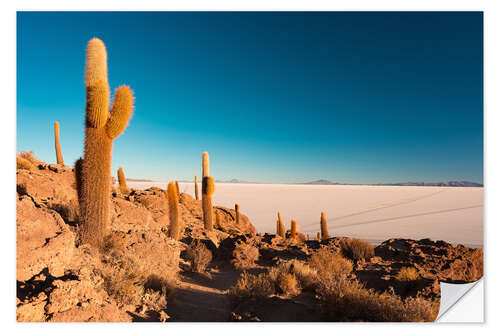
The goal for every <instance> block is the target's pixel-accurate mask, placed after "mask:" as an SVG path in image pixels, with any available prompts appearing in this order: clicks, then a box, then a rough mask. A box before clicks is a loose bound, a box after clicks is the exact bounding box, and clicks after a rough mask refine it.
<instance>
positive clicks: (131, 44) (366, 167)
mask: <svg viewBox="0 0 500 333" xmlns="http://www.w3.org/2000/svg"><path fill="white" fill-rule="evenodd" d="M92 37H99V38H101V39H102V40H103V41H104V43H105V44H106V47H107V51H108V68H109V82H110V86H111V89H112V91H113V90H114V89H115V88H116V87H117V86H119V85H121V84H128V85H130V86H131V88H132V89H133V90H134V93H135V97H136V103H135V111H134V115H133V117H132V119H131V121H130V123H129V127H128V128H127V130H126V131H125V132H124V134H123V135H122V136H120V137H119V138H118V139H116V140H115V141H114V149H113V165H112V168H113V174H116V170H117V168H118V167H119V166H123V168H124V170H125V174H126V176H127V177H128V178H148V179H153V180H172V179H192V178H193V176H194V175H195V174H197V175H198V176H199V175H200V174H201V154H202V152H203V151H208V152H209V153H210V157H211V173H212V175H213V176H214V177H215V178H216V179H224V180H228V179H232V178H238V179H243V180H248V181H258V182H270V183H293V182H302V181H310V180H315V179H320V178H321V179H329V180H331V181H340V182H348V183H380V182H401V181H446V180H469V181H476V182H481V183H482V182H483V15H482V13H480V12H474V13H468V12H453V13H447V12H435V13H398V12H389V13H384V12H372V13H363V12H358V13H349V12H330V13H329V12H305V13H304V12H282V13H241V12H240V13H229V12H227V13H217V12H208V13H204V12H191V13H171V12H170V13H169V12H103V13H96V12H86V13H81V12H56V13H51V12H39V13H36V12H20V13H18V15H17V150H18V151H20V150H27V151H34V152H35V154H36V155H37V156H38V157H40V158H41V159H43V160H45V161H47V162H51V163H55V158H56V157H55V152H54V143H53V140H54V134H53V122H54V121H56V120H57V121H59V122H60V124H61V144H62V152H63V156H64V160H65V162H66V164H69V165H71V166H72V165H73V163H74V161H75V160H76V159H77V158H78V157H80V156H83V135H84V128H83V124H84V115H85V88H84V84H83V79H84V67H85V47H86V43H87V41H88V40H89V39H90V38H92Z"/></svg>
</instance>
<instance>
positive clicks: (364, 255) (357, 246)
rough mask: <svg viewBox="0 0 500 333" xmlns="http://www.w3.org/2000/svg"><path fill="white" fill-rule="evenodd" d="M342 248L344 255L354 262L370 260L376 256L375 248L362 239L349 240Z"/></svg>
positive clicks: (344, 242)
mask: <svg viewBox="0 0 500 333" xmlns="http://www.w3.org/2000/svg"><path fill="white" fill-rule="evenodd" d="M340 246H341V248H342V255H343V256H344V257H346V258H348V259H351V260H354V261H359V260H369V259H370V258H371V257H373V256H374V255H375V251H374V249H373V246H372V245H371V244H370V243H368V242H365V241H364V240H361V239H357V238H347V239H345V240H343V241H342V242H341V243H340Z"/></svg>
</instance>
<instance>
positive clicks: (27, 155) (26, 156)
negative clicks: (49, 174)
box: [18, 151, 42, 166]
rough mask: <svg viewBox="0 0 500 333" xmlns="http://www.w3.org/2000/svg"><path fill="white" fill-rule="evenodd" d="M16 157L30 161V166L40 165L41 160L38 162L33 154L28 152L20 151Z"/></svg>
mask: <svg viewBox="0 0 500 333" xmlns="http://www.w3.org/2000/svg"><path fill="white" fill-rule="evenodd" d="M18 156H19V157H21V158H24V159H26V160H28V161H30V162H31V164H33V165H34V166H36V165H38V164H40V163H42V161H41V160H39V159H38V158H36V157H35V153H34V152H32V151H29V152H28V151H21V152H19V154H18Z"/></svg>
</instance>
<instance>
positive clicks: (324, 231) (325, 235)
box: [321, 212, 330, 240]
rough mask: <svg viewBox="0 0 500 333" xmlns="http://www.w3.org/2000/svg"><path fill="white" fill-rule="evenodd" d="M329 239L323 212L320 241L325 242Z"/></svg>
mask: <svg viewBox="0 0 500 333" xmlns="http://www.w3.org/2000/svg"><path fill="white" fill-rule="evenodd" d="M328 238H330V234H329V233H328V223H327V222H326V214H325V212H321V240H325V239H328Z"/></svg>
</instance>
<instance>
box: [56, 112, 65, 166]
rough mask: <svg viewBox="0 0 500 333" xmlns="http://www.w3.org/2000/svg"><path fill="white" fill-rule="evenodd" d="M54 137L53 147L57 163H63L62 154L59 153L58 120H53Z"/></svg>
mask: <svg viewBox="0 0 500 333" xmlns="http://www.w3.org/2000/svg"><path fill="white" fill-rule="evenodd" d="M54 138H55V147H56V159H57V164H59V165H64V160H63V156H62V153H61V142H60V141H59V122H58V121H56V122H54Z"/></svg>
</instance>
